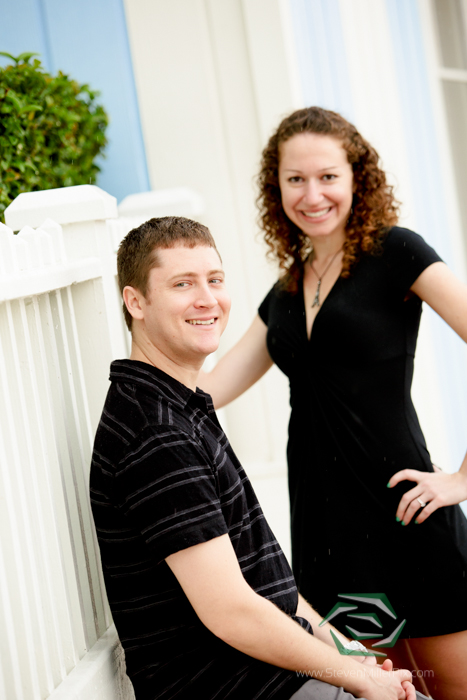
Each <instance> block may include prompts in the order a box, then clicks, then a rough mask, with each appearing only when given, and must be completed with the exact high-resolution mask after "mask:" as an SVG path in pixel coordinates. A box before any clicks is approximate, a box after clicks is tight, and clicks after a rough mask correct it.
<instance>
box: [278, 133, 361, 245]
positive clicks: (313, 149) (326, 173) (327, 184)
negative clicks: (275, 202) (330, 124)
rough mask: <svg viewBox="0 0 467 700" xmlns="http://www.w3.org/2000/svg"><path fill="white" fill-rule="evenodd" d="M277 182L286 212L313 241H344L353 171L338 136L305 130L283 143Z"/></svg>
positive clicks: (349, 207)
mask: <svg viewBox="0 0 467 700" xmlns="http://www.w3.org/2000/svg"><path fill="white" fill-rule="evenodd" d="M279 186H280V190H281V198H282V206H283V207H284V211H285V213H286V214H287V216H288V217H289V219H290V220H291V221H293V223H294V224H296V225H297V226H298V227H299V228H300V229H301V230H302V231H303V233H304V234H306V235H307V236H309V238H310V239H311V240H312V241H313V240H315V242H317V241H318V240H319V239H323V238H325V237H332V238H334V239H336V240H341V241H342V242H343V241H344V239H345V226H346V223H347V219H348V218H349V214H350V209H351V207H352V196H353V173H352V167H351V165H350V163H349V162H348V160H347V153H346V152H345V150H344V148H343V147H342V146H341V143H340V141H339V140H337V139H335V138H333V137H332V136H324V135H321V134H311V133H308V132H304V133H303V134H296V135H295V136H292V138H290V139H289V140H288V141H285V143H282V144H281V145H280V147H279Z"/></svg>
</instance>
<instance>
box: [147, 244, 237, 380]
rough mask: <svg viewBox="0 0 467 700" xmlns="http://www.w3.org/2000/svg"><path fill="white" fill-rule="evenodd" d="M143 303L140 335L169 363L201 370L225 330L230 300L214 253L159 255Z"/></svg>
mask: <svg viewBox="0 0 467 700" xmlns="http://www.w3.org/2000/svg"><path fill="white" fill-rule="evenodd" d="M157 255H158V259H159V262H160V266H159V267H155V268H153V269H152V270H151V272H150V273H149V284H148V292H147V295H146V299H143V300H142V301H141V309H142V314H143V322H142V332H143V333H144V335H145V336H146V340H147V341H149V343H150V344H151V345H152V346H154V347H155V348H156V349H157V351H158V352H160V353H162V354H163V355H164V356H165V357H166V358H167V359H168V360H169V361H170V362H175V363H176V364H177V365H182V366H188V367H200V366H201V364H202V362H203V361H204V358H205V357H206V356H207V355H209V354H210V353H212V352H214V351H215V350H217V347H218V345H219V340H220V337H221V335H222V333H223V332H224V329H225V327H226V325H227V320H228V317H229V311H230V297H229V295H228V293H227V290H226V288H225V282H224V272H223V270H222V263H221V261H220V259H219V256H218V254H217V252H216V251H215V250H214V248H210V247H209V246H196V247H195V248H187V247H185V246H176V247H174V248H169V249H167V250H164V249H162V250H158V251H157Z"/></svg>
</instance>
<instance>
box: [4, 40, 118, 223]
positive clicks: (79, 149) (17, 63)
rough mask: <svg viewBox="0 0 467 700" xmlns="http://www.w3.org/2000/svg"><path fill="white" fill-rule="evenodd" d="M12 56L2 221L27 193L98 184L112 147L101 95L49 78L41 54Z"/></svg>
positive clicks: (6, 74) (6, 76)
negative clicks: (100, 158)
mask: <svg viewBox="0 0 467 700" xmlns="http://www.w3.org/2000/svg"><path fill="white" fill-rule="evenodd" d="M0 55H1V56H7V57H8V58H9V59H11V60H12V61H13V62H14V64H13V65H8V66H6V67H5V68H0V219H1V220H2V221H3V216H4V210H5V207H7V206H8V205H9V204H10V202H11V201H12V200H13V199H15V197H17V196H18V195H19V194H20V193H21V192H31V191H33V190H47V189H51V188H53V187H68V186H69V185H83V184H89V183H91V184H93V183H94V182H95V179H96V175H97V173H98V172H99V170H100V168H99V166H98V165H96V163H95V159H96V157H97V156H98V155H102V153H103V150H104V147H105V145H106V143H107V140H106V137H105V129H106V127H107V124H108V118H107V115H106V113H105V111H104V109H103V108H102V107H101V106H100V105H98V104H96V103H95V98H96V97H97V95H98V94H99V93H98V92H95V91H93V90H91V89H90V88H89V86H88V85H79V84H78V83H77V82H76V81H75V80H71V79H70V78H69V77H68V76H67V75H64V74H63V73H61V72H59V73H58V75H56V76H52V75H49V74H48V73H46V72H45V71H44V70H43V68H42V66H41V63H40V61H38V60H37V59H34V61H33V62H32V63H30V62H29V61H30V60H31V58H32V57H33V56H35V55H36V54H33V53H23V54H21V55H20V56H18V57H17V58H15V57H14V56H11V55H10V54H6V53H2V52H0Z"/></svg>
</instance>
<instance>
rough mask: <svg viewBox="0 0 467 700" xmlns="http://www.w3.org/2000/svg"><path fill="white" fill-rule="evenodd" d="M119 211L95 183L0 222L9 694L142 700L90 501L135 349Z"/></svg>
mask: <svg viewBox="0 0 467 700" xmlns="http://www.w3.org/2000/svg"><path fill="white" fill-rule="evenodd" d="M185 194H186V193H185ZM183 196H184V195H183V193H181V194H180V197H182V198H183ZM180 197H179V198H178V200H176V201H170V206H171V209H172V213H173V212H174V210H175V213H178V212H177V209H178V210H180V209H181V210H182V211H181V213H182V212H183V213H186V214H187V215H189V214H190V206H192V204H190V201H191V200H189V201H183V200H182V199H180ZM159 199H160V195H159ZM169 199H170V198H169ZM172 199H173V197H172ZM185 199H186V197H185ZM192 199H193V197H192ZM161 202H162V204H164V201H163V198H162V200H161ZM161 202H159V203H161ZM195 204H196V206H198V209H199V201H197V202H195ZM158 208H159V207H156V208H155V209H153V215H156V216H157V215H158V214H159V212H158ZM163 213H165V211H163ZM135 215H136V214H135V211H132V217H134V216H135ZM116 217H117V207H116V201H115V199H114V198H113V197H111V196H110V195H108V194H106V193H105V192H103V191H102V190H100V189H99V188H97V187H92V186H87V185H86V186H81V187H71V188H65V189H61V190H49V191H45V192H34V193H30V194H24V195H20V197H18V198H17V199H16V200H15V201H14V202H13V203H12V205H10V207H9V209H8V210H7V213H6V220H7V223H8V224H9V225H10V226H11V228H8V227H7V226H4V225H3V224H2V225H0V499H1V502H0V629H1V632H0V698H1V699H2V700H3V699H5V700H45V698H53V700H116V699H117V698H120V699H121V700H130V699H131V698H133V691H132V688H131V685H130V684H129V682H128V681H127V679H126V677H125V674H124V672H123V668H124V666H123V654H122V651H121V647H120V646H119V643H118V638H117V635H116V632H115V628H114V627H113V625H112V622H111V617H110V614H109V610H108V604H107V601H106V596H105V592H104V586H103V581H102V577H101V569H100V563H99V551H98V547H97V544H96V541H95V535H94V527H93V524H92V516H91V512H90V506H89V499H88V472H89V464H90V459H91V451H92V443H93V438H94V431H95V428H96V425H97V422H98V419H99V416H100V412H101V410H102V405H103V401H104V398H105V394H106V391H107V388H108V370H109V363H110V362H111V360H112V359H114V358H116V357H124V356H127V355H128V351H129V336H128V333H127V331H126V329H125V326H124V322H123V316H122V313H121V310H120V306H121V302H120V297H119V293H118V288H117V283H116V261H115V257H116V256H115V253H116V250H117V247H118V244H119V242H120V240H121V238H122V237H123V236H124V235H125V233H127V231H128V230H129V229H130V228H131V225H132V224H133V221H134V219H133V218H132V219H123V218H120V219H118V218H116ZM31 226H36V227H37V228H36V229H35V230H34V229H33V228H31ZM12 228H13V229H15V230H19V229H21V230H20V232H19V233H18V234H17V235H15V234H14V233H13V231H12Z"/></svg>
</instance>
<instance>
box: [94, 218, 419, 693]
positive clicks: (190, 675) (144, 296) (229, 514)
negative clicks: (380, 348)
mask: <svg viewBox="0 0 467 700" xmlns="http://www.w3.org/2000/svg"><path fill="white" fill-rule="evenodd" d="M118 276H119V284H120V289H121V291H122V295H123V300H124V314H125V319H126V322H127V324H128V327H129V329H130V330H131V333H132V351H131V358H130V360H119V361H116V362H113V363H112V366H111V374H110V379H111V382H112V384H111V387H110V389H109V393H108V396H107V399H106V402H105V406H104V410H103V413H102V418H101V421H100V424H99V428H98V430H97V434H96V440H95V445H94V454H93V463H92V468H91V500H92V508H93V514H94V519H95V523H96V529H97V535H98V538H99V543H100V548H101V557H102V565H103V570H104V576H105V581H106V587H107V593H108V598H109V603H110V607H111V610H112V614H113V617H114V621H115V624H116V627H117V630H118V632H119V635H120V639H121V642H122V645H123V647H124V649H125V653H126V662H127V672H128V675H129V676H130V678H131V680H132V682H133V685H134V688H135V693H136V698H137V700H154V699H155V698H164V699H168V698H177V700H182V699H183V698H201V699H202V700H209V699H211V698H212V699H214V698H216V699H217V700H220V699H221V698H229V699H230V700H234V699H235V698H242V700H253V698H255V699H258V700H260V699H266V698H274V699H275V700H281V699H284V700H288V699H289V698H291V697H292V696H294V700H305V699H306V698H316V699H317V700H324V699H326V700H333V699H334V698H337V697H339V698H350V697H352V696H350V695H347V694H346V693H344V692H343V691H342V690H341V691H339V690H338V688H339V687H341V686H342V687H344V688H345V689H346V690H348V691H349V692H351V693H353V694H354V695H356V696H358V697H365V698H367V699H368V700H402V699H403V698H407V700H415V691H414V689H413V686H412V684H411V683H410V682H409V680H410V678H411V676H410V673H409V672H408V671H397V672H393V671H392V670H391V669H392V666H391V663H390V662H389V661H386V662H385V666H384V668H385V670H381V669H378V668H377V667H376V666H374V665H371V663H372V662H373V663H374V657H372V659H371V660H370V659H369V658H365V657H359V659H360V660H362V659H363V660H364V661H365V663H363V664H362V663H359V661H358V660H357V659H356V657H353V658H352V657H351V656H342V655H340V654H339V652H338V651H337V649H336V647H335V644H334V641H333V639H332V637H331V635H330V626H329V625H326V626H325V627H321V628H320V627H318V623H319V621H320V620H321V618H320V617H319V616H318V615H317V613H316V612H315V611H314V610H313V609H312V608H311V607H310V606H309V605H308V604H307V603H306V602H305V601H303V600H302V599H300V600H298V594H297V589H296V586H295V581H294V579H293V576H292V573H291V570H290V568H289V565H288V563H287V561H286V559H285V557H284V555H283V553H282V551H281V549H280V547H279V545H278V543H277V542H276V540H275V538H274V536H273V534H272V532H271V530H270V529H269V527H268V524H267V522H266V520H265V518H264V515H263V513H262V511H261V508H260V506H259V504H258V502H257V499H256V496H255V494H254V492H253V490H252V488H251V485H250V482H249V480H248V478H247V476H246V474H245V472H244V471H243V469H242V467H241V465H240V464H239V462H238V460H237V459H236V457H235V454H234V453H233V451H232V449H231V447H230V445H229V442H228V440H227V438H226V436H225V435H224V433H223V431H222V429H221V427H220V425H219V423H218V422H217V418H216V415H215V412H214V409H213V406H212V402H211V400H210V397H209V395H207V394H205V393H204V392H202V391H201V390H199V389H198V390H197V389H196V382H197V377H198V372H199V370H200V368H201V366H202V364H203V362H204V359H205V358H206V356H207V355H209V354H210V353H212V352H214V351H215V350H216V349H217V347H218V343H219V339H220V337H221V334H222V332H223V330H224V328H225V326H226V324H227V319H228V315H229V310H230V299H229V296H228V294H227V291H226V287H225V282H224V272H223V270H222V263H221V260H220V257H219V254H218V252H217V249H216V246H215V243H214V240H213V239H212V237H211V234H210V233H209V231H208V229H206V228H205V227H204V226H202V225H201V224H198V223H195V222H193V221H190V220H188V219H184V218H181V217H179V218H176V217H164V218H161V219H151V220H150V221H148V222H146V223H145V224H143V225H142V226H140V227H139V228H137V229H135V230H133V231H131V232H130V233H129V234H128V235H127V236H126V238H125V239H124V241H123V242H122V244H121V245H120V249H119V252H118ZM297 603H298V607H297ZM310 623H311V625H312V626H313V632H314V635H313V634H311V627H310ZM341 639H342V637H341ZM344 641H347V640H344ZM297 672H298V673H297ZM320 678H322V681H325V682H322V681H320V680H317V679H320ZM310 679H311V680H310ZM295 694H296V695H295Z"/></svg>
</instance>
